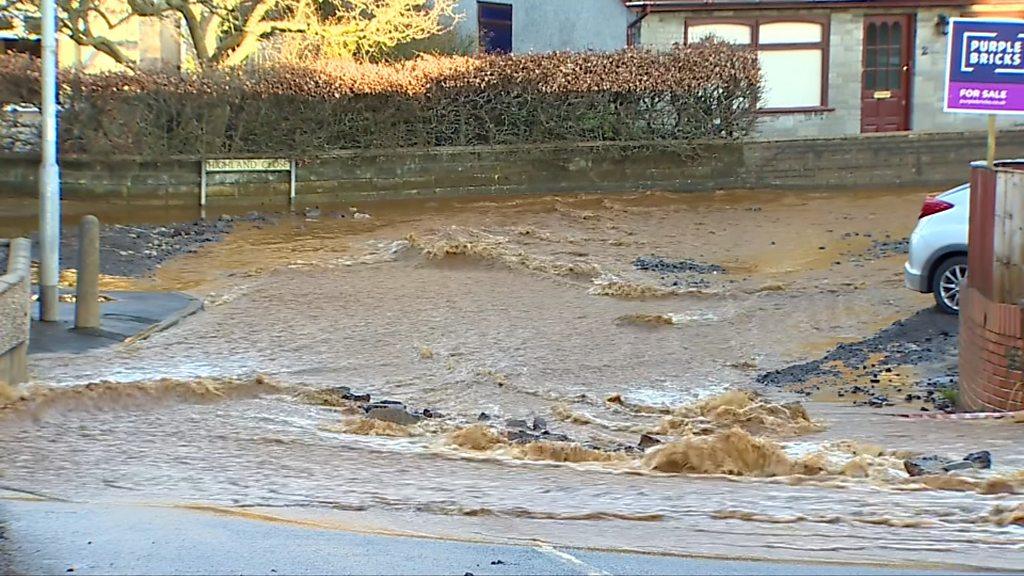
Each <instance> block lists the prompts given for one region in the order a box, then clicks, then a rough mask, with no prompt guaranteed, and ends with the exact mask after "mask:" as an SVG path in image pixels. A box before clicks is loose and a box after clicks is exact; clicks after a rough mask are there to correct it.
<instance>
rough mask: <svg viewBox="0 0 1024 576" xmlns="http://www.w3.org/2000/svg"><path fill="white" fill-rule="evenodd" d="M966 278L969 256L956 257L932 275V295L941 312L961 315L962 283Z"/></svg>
mask: <svg viewBox="0 0 1024 576" xmlns="http://www.w3.org/2000/svg"><path fill="white" fill-rule="evenodd" d="M966 277H967V256H954V257H952V258H948V259H946V260H944V261H943V262H942V264H940V265H939V267H938V268H937V269H936V270H935V274H933V275H932V294H933V295H935V304H936V305H937V306H938V308H939V310H941V311H943V312H945V313H946V314H959V313H960V281H961V280H963V279H964V278H966Z"/></svg>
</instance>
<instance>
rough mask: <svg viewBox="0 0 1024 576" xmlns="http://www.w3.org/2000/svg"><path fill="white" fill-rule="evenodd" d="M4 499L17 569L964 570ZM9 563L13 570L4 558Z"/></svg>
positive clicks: (8, 543) (7, 538)
mask: <svg viewBox="0 0 1024 576" xmlns="http://www.w3.org/2000/svg"><path fill="white" fill-rule="evenodd" d="M6 494H8V496H6V497H0V568H4V569H5V570H6V571H8V572H13V573H15V574H58V573H59V574H111V573H113V574H463V575H464V574H473V575H481V574H715V575H725V574H794V575H801V574H870V575H875V574H924V573H929V574H940V573H941V574H954V573H956V572H934V571H932V572H928V571H925V570H924V569H923V568H919V569H914V568H912V567H911V568H908V567H901V568H899V569H888V568H884V567H870V566H864V565H840V564H820V563H819V564H801V563H789V562H757V561H748V560H717V559H703V558H689V557H678V556H658V555H649V554H633V553H617V552H601V551H593V550H582V549H575V548H571V547H557V548H556V547H552V546H548V545H545V544H541V543H531V544H528V545H527V544H516V545H508V544H483V543H472V542H457V541H450V540H439V539H426V538H414V537H404V536H389V535H379V534H364V533H355V532H346V531H342V530H337V529H328V528H315V527H308V526H296V525H294V524H288V523H282V522H273V521H266V520H259V519H251V518H243V517H236V516H226V515H219V514H214V513H209V512H203V511H197V510H193V509H186V508H179V507H170V506H146V505H137V504H125V505H120V504H85V503H73V502H62V501H54V500H44V499H38V500H37V499H32V498H28V499H24V498H22V497H17V496H12V495H11V494H12V493H10V492H7V493H6ZM5 562H6V566H5Z"/></svg>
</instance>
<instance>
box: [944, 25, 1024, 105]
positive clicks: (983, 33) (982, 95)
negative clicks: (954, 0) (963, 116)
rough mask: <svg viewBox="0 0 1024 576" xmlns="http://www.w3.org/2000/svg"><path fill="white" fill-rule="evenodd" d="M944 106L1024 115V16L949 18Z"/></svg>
mask: <svg viewBox="0 0 1024 576" xmlns="http://www.w3.org/2000/svg"><path fill="white" fill-rule="evenodd" d="M945 110H946V112H966V113H973V114H1024V20H1008V19H994V18H993V19H988V18H953V19H951V20H950V30H949V59H948V61H947V63H946V102H945Z"/></svg>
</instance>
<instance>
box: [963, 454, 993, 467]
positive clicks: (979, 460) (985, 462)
mask: <svg viewBox="0 0 1024 576" xmlns="http://www.w3.org/2000/svg"><path fill="white" fill-rule="evenodd" d="M964 460H965V461H967V462H970V463H971V464H973V465H974V467H975V468H980V469H982V470H988V469H989V468H991V467H992V453H991V452H989V451H988V450H980V451H978V452H971V453H970V454H968V455H967V456H964Z"/></svg>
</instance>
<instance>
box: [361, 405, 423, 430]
mask: <svg viewBox="0 0 1024 576" xmlns="http://www.w3.org/2000/svg"><path fill="white" fill-rule="evenodd" d="M366 416H367V417H369V418H373V419H375V420H383V421H384V422H391V423H393V424H400V425H402V426H410V425H412V424H415V423H417V422H419V421H420V417H419V416H417V415H415V414H410V413H408V412H406V411H405V410H402V409H400V408H390V407H385V408H374V409H372V410H370V411H369V412H367V413H366Z"/></svg>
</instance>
